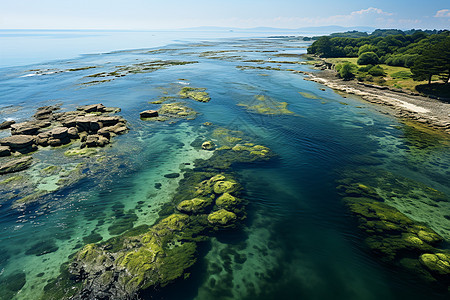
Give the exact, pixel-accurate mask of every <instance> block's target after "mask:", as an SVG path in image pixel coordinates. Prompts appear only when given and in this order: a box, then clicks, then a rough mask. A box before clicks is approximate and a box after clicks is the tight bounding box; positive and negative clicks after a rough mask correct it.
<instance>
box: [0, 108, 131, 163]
mask: <svg viewBox="0 0 450 300" xmlns="http://www.w3.org/2000/svg"><path fill="white" fill-rule="evenodd" d="M59 108H60V107H59V106H44V107H40V108H38V109H37V112H36V113H35V114H34V118H35V119H36V120H32V121H26V122H22V123H16V124H14V121H8V122H9V123H6V122H4V123H2V124H4V126H11V134H12V136H10V137H7V138H4V139H1V140H0V145H1V146H8V147H9V149H10V151H11V152H20V153H28V152H31V151H35V150H37V146H38V145H39V146H42V147H47V146H52V147H56V146H61V145H65V144H68V143H70V142H71V140H77V139H80V140H81V142H82V144H81V148H84V147H104V146H105V145H107V144H109V143H110V138H111V137H113V136H115V135H118V134H123V133H125V132H127V131H128V127H127V126H126V120H125V119H123V118H122V117H119V116H110V115H109V114H110V113H115V112H118V111H120V109H119V108H115V107H105V106H104V105H103V104H92V105H85V106H81V107H78V108H77V111H69V112H58V113H55V111H56V110H59ZM47 127H51V129H50V130H46V129H45V128H47ZM2 153H3V155H7V150H6V149H4V150H3V152H2Z"/></svg>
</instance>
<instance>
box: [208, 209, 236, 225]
mask: <svg viewBox="0 0 450 300" xmlns="http://www.w3.org/2000/svg"><path fill="white" fill-rule="evenodd" d="M236 219H237V217H236V214H234V213H233V212H231V211H228V210H226V209H220V210H218V211H215V212H213V213H211V214H209V215H208V222H209V223H211V224H214V225H222V226H225V225H229V224H230V223H232V222H234V221H235V220H236Z"/></svg>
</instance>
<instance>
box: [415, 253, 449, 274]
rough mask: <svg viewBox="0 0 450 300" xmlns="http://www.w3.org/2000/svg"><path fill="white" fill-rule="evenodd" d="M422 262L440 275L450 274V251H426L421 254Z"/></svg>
mask: <svg viewBox="0 0 450 300" xmlns="http://www.w3.org/2000/svg"><path fill="white" fill-rule="evenodd" d="M420 262H421V263H422V264H424V265H425V266H426V267H427V268H428V269H429V270H430V271H431V272H433V273H436V274H439V275H450V254H449V253H435V254H431V253H425V254H422V255H421V256H420Z"/></svg>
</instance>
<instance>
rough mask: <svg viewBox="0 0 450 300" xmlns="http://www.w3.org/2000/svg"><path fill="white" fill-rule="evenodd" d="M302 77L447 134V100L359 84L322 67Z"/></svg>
mask: <svg viewBox="0 0 450 300" xmlns="http://www.w3.org/2000/svg"><path fill="white" fill-rule="evenodd" d="M305 74H307V75H308V77H306V78H305V80H309V81H313V82H317V83H320V84H323V85H325V86H327V87H329V88H331V89H333V90H336V91H339V92H343V93H346V94H352V95H356V96H359V97H361V98H362V99H363V100H365V101H368V102H371V103H375V104H380V105H383V106H385V107H389V108H390V110H391V111H392V114H393V115H394V116H396V117H399V118H407V119H410V120H414V121H417V122H419V123H423V124H426V125H429V126H431V127H434V128H437V129H441V130H443V131H444V132H446V133H447V134H450V103H443V102H441V101H439V100H436V99H432V98H428V97H423V96H420V95H411V94H406V93H404V92H396V91H393V90H389V89H380V88H377V87H376V86H369V85H363V84H359V83H358V82H356V81H344V80H342V79H340V78H337V77H336V74H337V72H336V71H334V70H328V69H327V70H321V71H318V72H314V73H311V72H307V73H305Z"/></svg>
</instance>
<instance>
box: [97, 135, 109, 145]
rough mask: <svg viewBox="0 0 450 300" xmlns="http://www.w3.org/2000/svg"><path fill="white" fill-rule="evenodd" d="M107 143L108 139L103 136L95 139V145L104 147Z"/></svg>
mask: <svg viewBox="0 0 450 300" xmlns="http://www.w3.org/2000/svg"><path fill="white" fill-rule="evenodd" d="M108 144H109V139H107V138H106V137H104V136H99V137H98V141H97V146H99V147H104V146H106V145H108Z"/></svg>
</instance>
